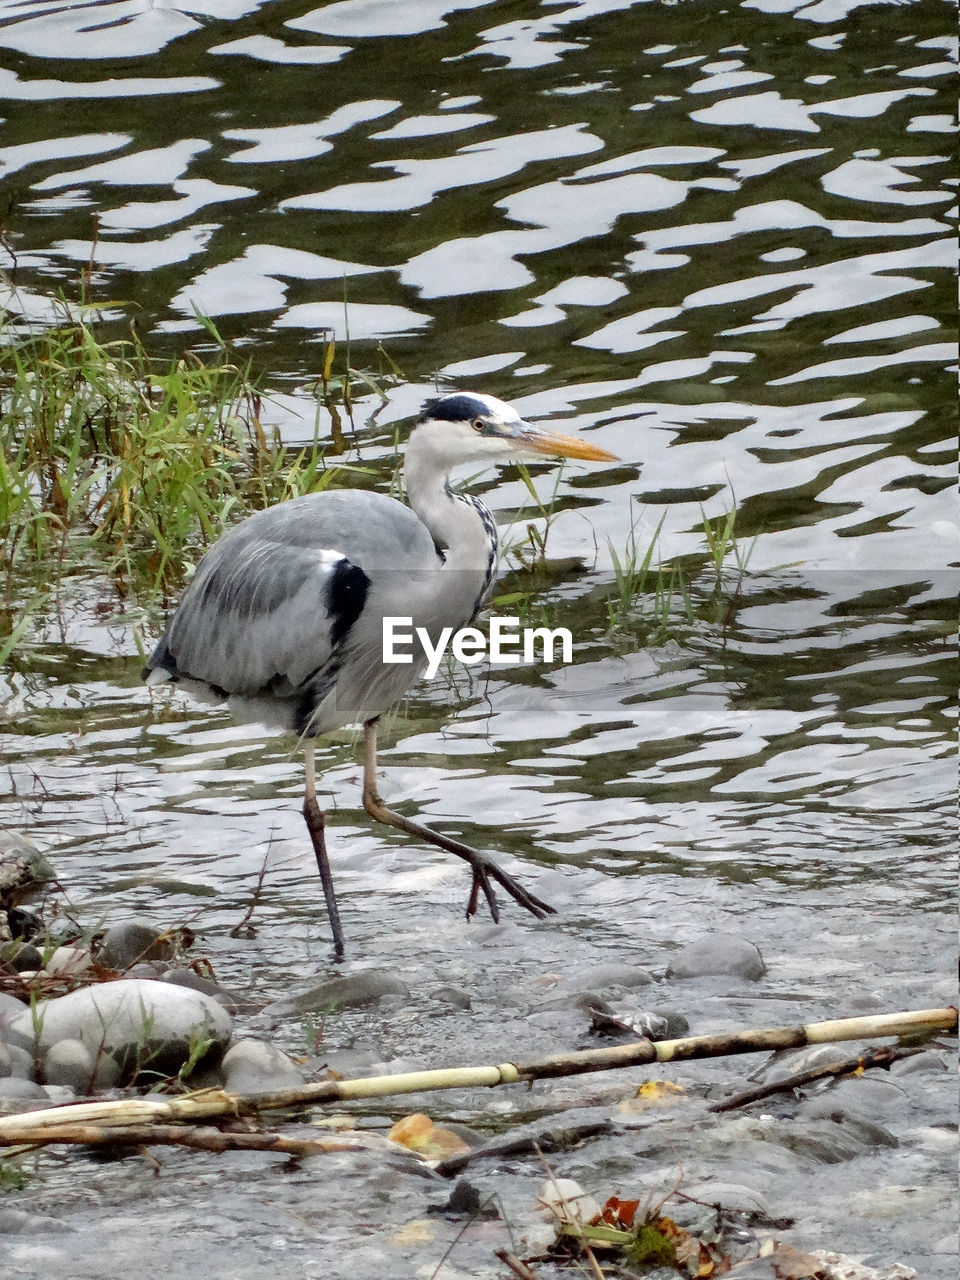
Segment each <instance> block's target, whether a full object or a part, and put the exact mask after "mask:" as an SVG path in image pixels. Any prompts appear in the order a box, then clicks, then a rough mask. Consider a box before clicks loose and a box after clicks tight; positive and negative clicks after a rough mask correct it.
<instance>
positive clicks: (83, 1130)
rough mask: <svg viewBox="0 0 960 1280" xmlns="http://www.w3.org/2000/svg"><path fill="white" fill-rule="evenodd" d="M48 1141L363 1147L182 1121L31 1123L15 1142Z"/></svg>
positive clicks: (223, 1147) (288, 1150) (290, 1150)
mask: <svg viewBox="0 0 960 1280" xmlns="http://www.w3.org/2000/svg"><path fill="white" fill-rule="evenodd" d="M25 1114H26V1115H29V1114H30V1113H29V1112H27V1113H25ZM33 1114H34V1115H35V1114H36V1112H34V1113H33ZM48 1142H66V1143H73V1144H79V1145H82V1146H95V1147H103V1146H114V1145H117V1144H121V1145H123V1146H126V1147H131V1146H132V1147H140V1146H144V1147H159V1146H168V1147H169V1146H176V1147H195V1148H196V1149H197V1150H199V1151H279V1152H282V1153H283V1154H285V1155H290V1156H315V1155H321V1154H323V1153H325V1152H328V1151H356V1150H361V1149H363V1148H359V1147H358V1146H357V1144H356V1143H355V1142H354V1143H351V1142H345V1141H344V1140H343V1139H332V1138H284V1137H281V1136H280V1134H276V1133H230V1132H225V1131H224V1130H223V1129H217V1128H216V1127H215V1126H214V1125H182V1124H136V1125H124V1124H119V1125H116V1124H115V1125H112V1126H110V1125H97V1124H68V1125H60V1126H58V1127H57V1129H56V1130H55V1131H54V1132H52V1133H51V1131H50V1129H49V1128H47V1127H46V1126H44V1125H35V1126H34V1127H33V1128H29V1127H25V1128H24V1129H23V1130H22V1131H21V1133H20V1136H19V1138H18V1140H17V1145H18V1146H21V1145H22V1146H25V1147H28V1146H36V1145H37V1144H40V1143H48Z"/></svg>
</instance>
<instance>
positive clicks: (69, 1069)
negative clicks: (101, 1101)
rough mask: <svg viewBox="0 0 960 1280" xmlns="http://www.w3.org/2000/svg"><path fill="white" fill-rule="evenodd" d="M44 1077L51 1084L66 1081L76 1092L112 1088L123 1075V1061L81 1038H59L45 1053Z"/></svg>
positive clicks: (64, 1083)
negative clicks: (93, 1050) (97, 1051)
mask: <svg viewBox="0 0 960 1280" xmlns="http://www.w3.org/2000/svg"><path fill="white" fill-rule="evenodd" d="M41 1071H42V1078H43V1080H44V1082H45V1083H46V1084H47V1085H48V1086H49V1085H66V1086H67V1088H69V1089H73V1090H74V1092H75V1093H92V1092H93V1091H94V1090H95V1089H110V1088H112V1087H113V1086H114V1085H115V1084H116V1083H117V1081H118V1080H119V1078H120V1064H119V1063H118V1062H117V1060H116V1058H114V1057H112V1056H111V1055H110V1054H109V1053H100V1054H97V1055H96V1056H94V1054H93V1053H91V1051H90V1050H89V1049H88V1048H87V1047H86V1045H84V1044H81V1042H80V1041H79V1040H58V1041H57V1042H56V1043H55V1044H52V1045H51V1046H50V1048H49V1049H48V1050H47V1052H46V1053H45V1054H44V1056H43V1063H42V1067H41Z"/></svg>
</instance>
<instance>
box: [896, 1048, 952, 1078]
mask: <svg viewBox="0 0 960 1280" xmlns="http://www.w3.org/2000/svg"><path fill="white" fill-rule="evenodd" d="M949 1070H950V1067H949V1064H948V1063H947V1060H946V1058H945V1057H944V1055H943V1054H942V1053H938V1052H937V1050H936V1049H927V1050H925V1051H924V1052H923V1053H915V1054H913V1055H912V1056H911V1057H909V1058H901V1059H900V1060H899V1062H894V1063H893V1064H892V1065H891V1067H890V1075H892V1076H912V1075H913V1074H914V1073H917V1074H923V1075H926V1074H928V1073H932V1074H936V1075H940V1074H941V1073H942V1072H944V1071H949Z"/></svg>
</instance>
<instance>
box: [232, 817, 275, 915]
mask: <svg viewBox="0 0 960 1280" xmlns="http://www.w3.org/2000/svg"><path fill="white" fill-rule="evenodd" d="M271 843H272V840H271ZM269 861H270V845H269V844H268V845H267V851H266V853H265V854H264V855H263V862H261V864H260V871H259V872H258V874H257V883H256V884H255V885H254V887H253V894H252V895H251V897H250V905H249V906H248V907H247V909H246V911H245V912H244V915H243V919H242V920H238V921H237V923H236V924H235V925H234V926H233V928H232V929H231V930H230V937H231V938H239V937H240V934H241V933H242V932H243V931H244V929H246V930H247V932H246V935H245V936H246V937H252V936H253V935H255V934H256V929H255V928H254V927H253V925H251V924H250V921H251V920H252V919H253V913H254V912H255V911H256V909H257V907H259V905H260V898H261V895H262V894H263V885H264V881H265V880H266V877H267V863H268V862H269Z"/></svg>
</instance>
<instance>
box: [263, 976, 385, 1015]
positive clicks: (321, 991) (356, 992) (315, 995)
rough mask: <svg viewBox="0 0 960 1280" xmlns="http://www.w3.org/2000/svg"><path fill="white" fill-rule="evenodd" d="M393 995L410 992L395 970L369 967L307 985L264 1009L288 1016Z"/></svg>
mask: <svg viewBox="0 0 960 1280" xmlns="http://www.w3.org/2000/svg"><path fill="white" fill-rule="evenodd" d="M393 995H398V996H409V995H410V990H409V988H408V987H407V985H406V983H404V982H401V980H400V979H399V978H398V977H397V976H396V975H395V974H393V973H389V972H387V971H385V970H382V969H366V970H364V972H363V973H355V974H351V975H350V976H349V977H343V978H328V979H327V981H326V982H320V983H318V984H317V985H316V986H313V987H308V988H307V989H306V990H305V991H301V992H300V993H299V994H297V995H293V996H290V997H288V999H286V1000H277V1001H276V1002H275V1003H274V1004H270V1005H267V1007H266V1009H264V1011H263V1012H264V1015H265V1016H266V1017H270V1018H277V1017H285V1016H286V1015H288V1014H291V1013H314V1012H316V1013H332V1012H334V1011H335V1010H337V1009H352V1008H357V1007H359V1006H361V1005H365V1004H373V1003H374V1001H375V1000H379V999H380V997H381V996H393Z"/></svg>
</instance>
